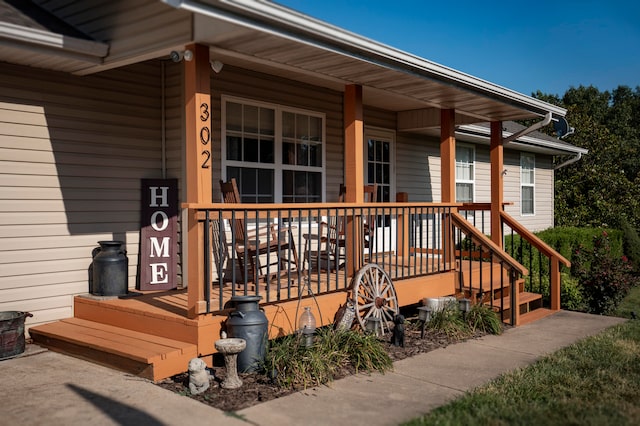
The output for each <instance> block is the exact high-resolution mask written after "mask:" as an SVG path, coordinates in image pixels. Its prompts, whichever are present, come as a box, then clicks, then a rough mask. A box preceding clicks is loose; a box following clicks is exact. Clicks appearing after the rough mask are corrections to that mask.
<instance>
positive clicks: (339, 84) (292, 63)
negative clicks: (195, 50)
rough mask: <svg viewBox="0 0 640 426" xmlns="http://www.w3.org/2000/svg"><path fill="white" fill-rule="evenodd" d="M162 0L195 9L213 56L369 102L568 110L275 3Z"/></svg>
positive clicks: (483, 112)
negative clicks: (347, 90)
mask: <svg viewBox="0 0 640 426" xmlns="http://www.w3.org/2000/svg"><path fill="white" fill-rule="evenodd" d="M163 1H164V2H165V3H167V4H170V5H171V6H173V7H176V8H179V9H183V10H188V11H190V12H193V13H194V21H193V25H194V41H196V42H198V43H203V44H207V45H209V46H210V47H211V58H212V59H214V60H219V61H222V62H223V63H229V64H232V65H235V66H239V67H245V68H246V67H249V68H250V69H254V70H257V71H262V72H266V73H269V74H273V75H278V76H281V77H285V78H289V79H293V80H296V81H301V82H306V83H310V84H314V85H318V86H322V87H327V88H330V89H333V90H338V91H342V90H344V86H345V85H348V84H358V85H361V86H362V87H363V98H364V99H363V101H364V102H365V104H367V105H371V106H375V107H380V108H384V109H387V110H392V111H397V112H399V111H408V110H417V111H420V110H424V111H428V110H429V109H431V108H435V109H455V110H456V124H469V123H477V122H482V121H495V120H502V121H509V120H518V119H531V118H537V117H541V116H544V115H545V114H546V113H548V112H552V114H553V115H554V116H556V117H557V116H564V115H565V113H566V111H565V110H564V109H562V108H559V107H556V106H554V105H550V104H548V103H545V102H542V101H539V100H537V99H534V98H531V97H529V96H526V95H523V94H521V93H518V92H515V91H512V90H510V89H507V88H504V87H501V86H498V85H495V84H493V83H490V82H487V81H485V80H481V79H478V78H475V77H473V76H470V75H468V74H464V73H462V72H459V71H456V70H453V69H451V68H447V67H444V66H442V65H439V64H436V63H433V62H430V61H428V60H426V59H423V58H420V57H417V56H415V55H411V54H409V53H406V52H403V51H400V50H397V49H394V48H392V47H390V46H386V45H383V44H380V43H377V42H375V41H373V40H370V39H366V38H364V37H361V36H359V35H357V34H354V33H350V32H348V31H345V30H343V29H341V28H338V27H334V26H332V25H330V24H327V23H325V22H322V21H319V20H316V19H314V18H312V17H309V16H306V15H303V14H301V13H298V12H295V11H293V10H291V9H288V8H285V7H282V6H279V5H277V4H274V3H271V2H256V1H249V0H200V1H198V0H163ZM439 124H440V123H439V120H438V122H437V123H435V122H434V123H432V125H433V126H439ZM426 127H429V126H425V128H426Z"/></svg>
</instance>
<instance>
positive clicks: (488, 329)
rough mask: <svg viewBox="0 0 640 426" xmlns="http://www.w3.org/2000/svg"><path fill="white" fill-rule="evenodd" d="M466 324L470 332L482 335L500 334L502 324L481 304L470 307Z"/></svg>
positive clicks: (491, 310)
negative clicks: (479, 332) (482, 333)
mask: <svg viewBox="0 0 640 426" xmlns="http://www.w3.org/2000/svg"><path fill="white" fill-rule="evenodd" d="M467 324H469V327H471V329H472V330H474V331H475V330H478V331H482V332H484V333H491V334H502V322H501V321H500V318H498V314H496V313H495V312H494V311H493V309H491V308H490V307H488V306H485V305H482V304H475V305H472V306H471V310H470V311H469V313H468V314H467Z"/></svg>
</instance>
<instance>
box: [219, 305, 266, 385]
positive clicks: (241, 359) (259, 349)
mask: <svg viewBox="0 0 640 426" xmlns="http://www.w3.org/2000/svg"><path fill="white" fill-rule="evenodd" d="M261 299H262V297H261V296H234V297H232V298H231V303H232V304H234V306H235V310H234V311H231V313H229V318H228V319H227V334H228V336H229V337H238V338H241V339H244V340H245V341H246V342H247V347H246V348H245V350H243V351H242V352H240V354H239V355H238V371H240V372H241V373H248V372H254V371H259V370H262V368H263V364H264V358H265V356H266V354H267V343H268V341H269V332H268V324H269V321H268V320H267V316H266V315H265V314H264V312H263V311H262V310H261V309H260V307H259V306H258V302H260V300H261Z"/></svg>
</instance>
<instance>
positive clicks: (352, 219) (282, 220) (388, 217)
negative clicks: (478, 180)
mask: <svg viewBox="0 0 640 426" xmlns="http://www.w3.org/2000/svg"><path fill="white" fill-rule="evenodd" d="M457 207H458V205H457V204H451V205H448V204H436V203H366V204H355V203H307V204H280V205H275V204H233V205H230V204H206V205H205V204H185V205H183V208H186V209H188V210H189V215H188V216H189V217H190V218H192V219H191V220H192V223H190V227H191V226H197V227H198V229H199V232H198V234H199V235H200V237H199V240H200V243H199V244H200V247H202V250H199V253H201V255H200V258H195V259H194V258H191V257H189V258H188V259H185V260H186V261H187V262H199V263H200V265H203V266H201V267H198V268H195V267H194V268H189V271H200V273H197V275H199V276H197V277H193V276H190V277H189V287H190V289H189V292H188V294H189V305H190V306H192V307H194V308H190V310H189V311H190V312H195V313H196V314H204V313H215V312H218V311H221V310H223V309H225V307H226V305H227V302H228V301H229V300H230V298H231V297H233V296H235V295H258V296H262V302H263V303H274V302H282V301H287V300H293V299H297V298H299V297H307V296H310V295H312V294H313V295H316V296H317V295H319V294H323V293H328V292H334V291H344V290H347V289H349V288H350V286H351V277H352V276H353V275H354V274H355V273H356V272H357V271H358V269H359V268H360V267H361V266H363V264H364V263H376V264H378V265H379V266H380V267H381V268H383V269H384V270H385V271H386V272H387V273H388V274H389V276H390V277H391V278H392V279H393V280H401V279H406V278H413V277H418V276H424V275H430V274H437V273H442V272H446V271H449V270H452V269H453V268H454V267H455V263H454V259H453V256H452V255H448V254H447V253H453V247H452V241H453V240H452V238H450V237H451V229H452V228H451V213H452V212H453V211H454V210H455V209H456V208H457ZM239 219H240V220H239ZM239 223H242V224H243V225H242V226H244V232H243V233H235V232H233V229H232V227H233V226H238V224H239ZM340 224H342V231H341V232H337V231H336V228H337V227H339V226H340ZM363 225H366V228H365V226H363ZM267 228H268V229H275V232H276V234H273V233H272V232H264V230H265V229H267ZM332 229H333V230H334V232H333V233H332V232H331V230H332ZM365 229H368V230H372V231H371V235H369V232H365ZM256 230H257V232H256ZM283 233H284V235H286V237H285V238H289V239H290V241H289V240H287V244H286V245H287V246H288V247H287V249H286V250H278V249H277V248H276V249H275V250H272V251H268V250H265V252H260V254H258V255H257V256H256V262H255V266H254V267H253V268H252V267H251V266H250V265H249V263H248V262H246V261H245V262H244V263H243V264H242V267H240V263H241V262H238V260H239V258H245V257H246V256H245V255H246V254H248V251H247V252H245V251H243V250H247V249H246V247H254V248H256V247H258V246H260V245H266V246H270V247H271V248H273V246H278V243H274V241H273V240H271V239H272V238H274V235H280V236H279V237H278V236H277V237H275V238H282V235H283ZM239 234H243V235H249V237H247V238H246V241H237V238H236V235H239ZM190 235H192V234H190ZM365 237H367V239H366V240H365ZM265 243H266V244H265ZM289 243H292V244H289ZM283 246H284V244H283ZM190 247H191V246H190ZM192 286H197V288H192Z"/></svg>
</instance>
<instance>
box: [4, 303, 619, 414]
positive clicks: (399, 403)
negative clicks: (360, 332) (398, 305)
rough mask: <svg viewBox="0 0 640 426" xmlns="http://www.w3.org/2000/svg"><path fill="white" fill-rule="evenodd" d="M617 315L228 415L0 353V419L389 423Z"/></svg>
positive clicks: (486, 342) (118, 377)
mask: <svg viewBox="0 0 640 426" xmlns="http://www.w3.org/2000/svg"><path fill="white" fill-rule="evenodd" d="M624 321H625V320H624V319H621V318H614V317H603V316H596V315H589V314H583V313H577V312H568V311H561V312H558V313H556V314H554V315H552V316H550V317H547V318H544V319H541V320H539V321H537V322H535V323H533V324H528V325H524V326H521V327H517V328H513V329H510V330H508V331H507V332H505V333H504V334H503V335H501V336H486V337H483V338H480V339H476V340H471V341H467V342H464V343H459V344H455V345H451V346H449V347H447V348H443V349H437V350H435V351H432V352H428V353H425V354H421V355H418V356H415V357H412V358H407V359H404V360H402V361H399V362H396V363H395V364H394V371H393V372H390V373H387V374H384V375H381V374H372V375H370V376H368V375H362V374H360V375H356V376H351V377H347V378H344V379H341V380H338V381H336V382H334V383H332V384H331V386H330V387H319V388H313V389H308V390H306V391H303V392H298V393H296V394H293V395H290V396H287V397H284V398H280V399H276V400H272V401H269V402H265V403H262V404H260V405H256V406H253V407H250V408H246V409H244V410H241V411H239V412H238V413H236V415H235V416H229V415H227V414H225V413H224V412H222V411H220V410H216V409H214V408H211V407H209V406H206V405H204V404H201V403H199V402H196V401H194V400H192V399H190V398H187V397H184V396H180V395H177V394H174V393H172V392H169V391H166V390H164V389H162V388H160V387H158V386H155V385H153V384H151V383H149V382H147V381H146V380H143V379H139V378H136V377H132V376H130V375H127V374H124V373H121V372H118V371H114V370H111V369H108V368H104V367H101V366H98V365H95V364H92V363H88V362H85V361H80V360H78V359H75V358H70V357H67V356H65V355H61V354H57V353H54V352H50V351H44V352H43V353H39V354H35V355H32V356H22V357H19V358H14V359H11V360H5V361H1V362H0V389H1V390H2V395H3V398H2V404H0V418H1V419H2V421H3V423H4V424H11V423H15V424H20V425H39V424H42V423H45V422H46V423H47V424H49V425H81V424H82V425H84V424H91V425H92V426H99V425H118V424H119V425H184V424H190V423H194V424H220V425H232V426H233V425H242V424H244V425H246V424H253V425H265V426H266V425H278V426H282V425H292V424H305V425H306V426H311V425H328V424H333V425H338V424H352V425H360V424H363V425H396V424H398V423H400V422H402V421H406V420H409V419H412V418H414V417H416V416H419V415H420V414H423V413H426V412H428V411H430V410H431V409H433V408H435V407H437V406H440V405H442V404H445V403H447V402H448V401H450V400H451V399H453V398H455V397H457V396H459V395H462V394H463V393H464V392H465V391H467V390H470V389H472V388H474V387H477V386H480V385H482V384H484V383H486V382H488V381H489V380H491V379H493V378H495V377H497V376H499V375H500V374H502V373H504V372H506V371H509V370H513V369H516V368H519V367H523V366H526V365H528V364H530V363H532V362H533V361H535V360H536V359H538V358H540V357H541V356H544V355H546V354H549V353H551V352H554V351H556V350H558V349H560V348H562V347H565V346H568V345H570V344H572V343H574V342H576V341H578V340H580V339H582V338H584V337H587V336H591V335H594V334H597V333H599V332H601V331H602V330H604V329H605V328H607V327H610V326H613V325H616V324H620V323H622V322H624ZM25 355H26V354H25Z"/></svg>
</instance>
